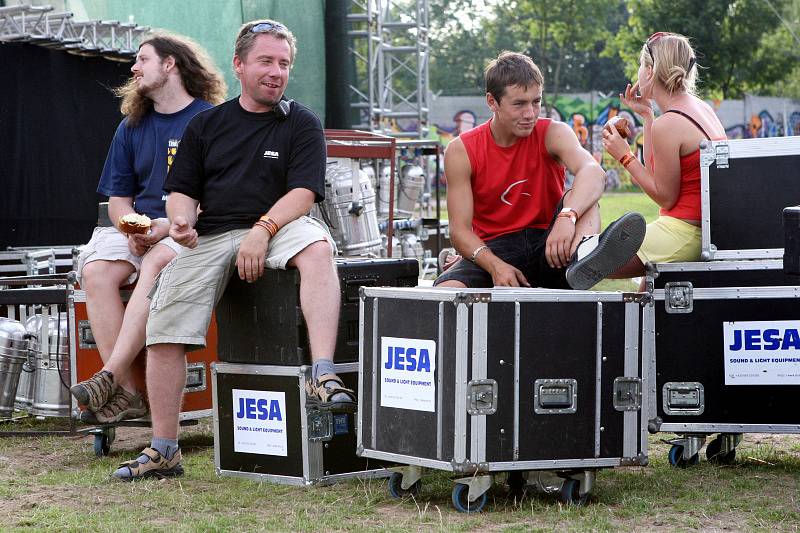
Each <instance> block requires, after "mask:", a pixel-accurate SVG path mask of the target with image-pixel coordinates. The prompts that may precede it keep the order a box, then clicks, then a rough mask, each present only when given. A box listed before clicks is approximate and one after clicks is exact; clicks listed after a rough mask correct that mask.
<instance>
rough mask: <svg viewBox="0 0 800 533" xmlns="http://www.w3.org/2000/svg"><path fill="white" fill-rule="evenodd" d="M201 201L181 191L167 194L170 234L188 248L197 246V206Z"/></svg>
mask: <svg viewBox="0 0 800 533" xmlns="http://www.w3.org/2000/svg"><path fill="white" fill-rule="evenodd" d="M198 204H199V202H198V201H197V200H195V199H194V198H192V197H190V196H186V195H185V194H182V193H179V192H171V193H169V196H167V216H168V217H169V220H170V223H171V224H170V228H169V236H170V237H172V239H173V240H174V241H175V242H177V243H178V244H180V245H181V246H186V247H187V248H194V247H195V246H197V231H196V230H195V229H194V225H195V224H197V206H198Z"/></svg>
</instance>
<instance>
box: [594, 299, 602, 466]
mask: <svg viewBox="0 0 800 533" xmlns="http://www.w3.org/2000/svg"><path fill="white" fill-rule="evenodd" d="M596 327H597V331H596V335H595V338H596V346H595V383H594V456H595V457H600V424H601V420H600V402H601V397H600V396H601V389H602V387H603V382H602V376H603V303H602V302H597V320H596Z"/></svg>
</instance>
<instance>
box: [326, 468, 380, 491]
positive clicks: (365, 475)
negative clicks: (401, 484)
mask: <svg viewBox="0 0 800 533" xmlns="http://www.w3.org/2000/svg"><path fill="white" fill-rule="evenodd" d="M392 474H394V472H392V471H391V470H388V469H386V468H376V469H373V470H358V471H356V472H343V473H341V474H330V475H323V476H322V477H321V478H319V479H317V480H314V481H313V484H314V485H316V486H318V487H324V486H325V485H333V484H335V483H339V482H341V481H349V480H351V479H382V478H387V477H390V476H391V475H392Z"/></svg>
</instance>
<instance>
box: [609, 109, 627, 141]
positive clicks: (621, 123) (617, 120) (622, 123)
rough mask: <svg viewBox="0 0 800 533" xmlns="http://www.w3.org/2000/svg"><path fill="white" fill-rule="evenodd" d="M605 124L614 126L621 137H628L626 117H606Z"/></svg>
mask: <svg viewBox="0 0 800 533" xmlns="http://www.w3.org/2000/svg"><path fill="white" fill-rule="evenodd" d="M606 126H607V127H609V126H610V127H613V128H616V129H617V131H618V132H619V134H620V136H621V137H622V138H623V139H627V138H628V133H629V132H630V130H629V129H628V119H627V118H625V117H621V116H619V115H616V116H614V117H611V118H610V119H608V122H606Z"/></svg>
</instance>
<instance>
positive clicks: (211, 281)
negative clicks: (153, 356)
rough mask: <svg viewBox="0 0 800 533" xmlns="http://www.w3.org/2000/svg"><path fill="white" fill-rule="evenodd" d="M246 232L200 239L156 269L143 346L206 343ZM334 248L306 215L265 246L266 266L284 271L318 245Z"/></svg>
mask: <svg viewBox="0 0 800 533" xmlns="http://www.w3.org/2000/svg"><path fill="white" fill-rule="evenodd" d="M249 231H250V228H247V229H237V230H231V231H227V232H225V233H218V234H216V235H203V236H201V237H200V238H199V239H198V240H197V246H196V247H195V248H193V249H189V248H187V249H185V250H184V251H183V253H181V254H180V255H179V256H178V257H176V258H175V259H173V260H172V262H171V263H170V264H168V265H167V266H166V267H164V270H162V271H161V274H160V275H159V277H158V279H157V280H156V284H155V286H154V287H153V290H152V291H151V292H150V298H151V302H150V316H149V318H148V319H147V345H148V346H150V345H153V344H184V345H186V349H187V350H197V349H200V348H203V347H204V346H205V345H206V332H207V331H208V326H209V324H210V322H211V312H212V311H213V310H214V306H216V305H217V302H218V301H219V299H220V298H221V297H222V293H223V292H224V291H225V287H227V285H228V280H229V279H230V277H231V275H233V273H234V271H235V270H236V254H237V253H238V252H239V246H240V245H241V243H242V240H243V239H244V237H245V235H247V233H248V232H249ZM323 240H324V241H328V243H330V245H331V261H333V255H334V254H335V253H336V244H335V243H334V242H333V238H332V237H331V234H330V233H329V232H328V230H327V228H325V226H324V225H322V224H321V223H320V222H318V221H317V220H315V219H313V218H310V217H305V216H304V217H300V218H299V219H297V220H294V221H292V222H290V223H289V224H286V226H284V227H282V228H281V229H280V230H279V231H278V233H276V234H275V237H273V238H272V239H270V241H269V245H268V247H267V257H266V267H267V268H272V269H280V270H284V269H286V263H288V262H289V260H290V259H291V258H293V257H294V256H296V255H297V254H298V253H300V252H301V251H302V250H303V249H305V248H306V247H307V246H309V245H310V244H312V243H315V242H317V241H323Z"/></svg>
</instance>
